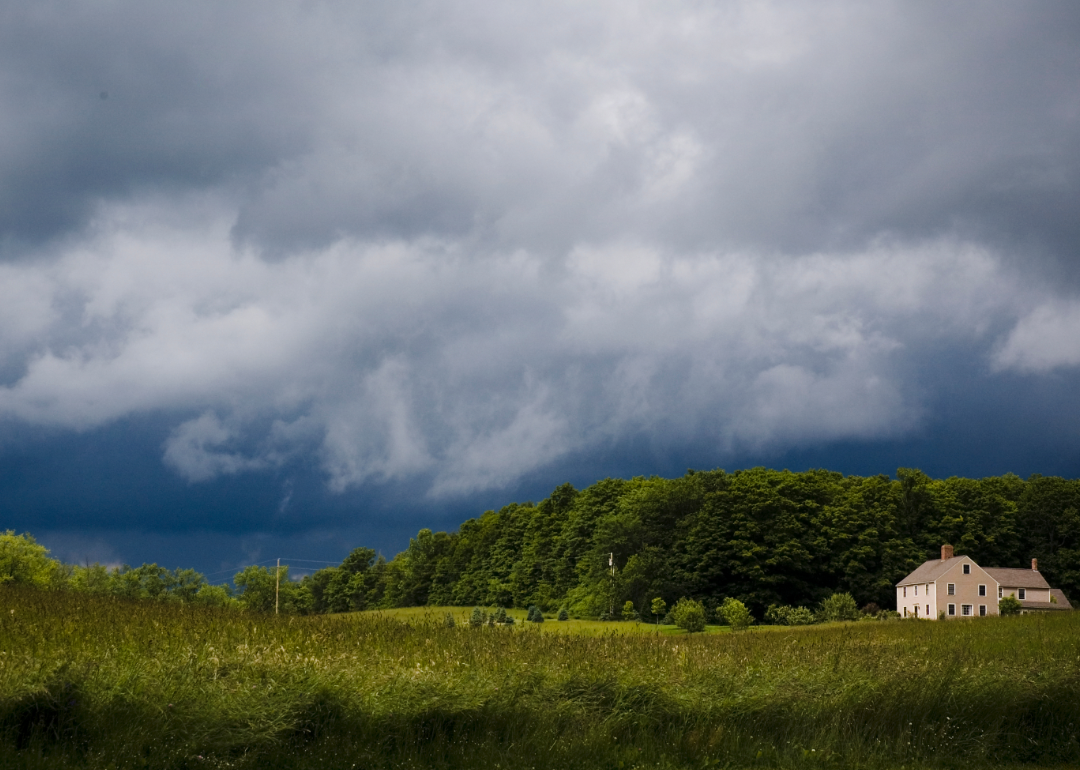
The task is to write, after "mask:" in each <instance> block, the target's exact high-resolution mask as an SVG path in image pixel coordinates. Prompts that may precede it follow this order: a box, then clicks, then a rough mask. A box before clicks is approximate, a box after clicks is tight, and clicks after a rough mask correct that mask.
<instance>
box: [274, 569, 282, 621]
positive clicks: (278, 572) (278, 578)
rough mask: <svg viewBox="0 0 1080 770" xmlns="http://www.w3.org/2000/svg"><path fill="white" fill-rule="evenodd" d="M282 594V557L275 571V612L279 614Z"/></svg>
mask: <svg viewBox="0 0 1080 770" xmlns="http://www.w3.org/2000/svg"><path fill="white" fill-rule="evenodd" d="M280 595H281V559H280V558H278V560H277V570H275V571H274V614H275V615H277V614H278V597H279V596H280Z"/></svg>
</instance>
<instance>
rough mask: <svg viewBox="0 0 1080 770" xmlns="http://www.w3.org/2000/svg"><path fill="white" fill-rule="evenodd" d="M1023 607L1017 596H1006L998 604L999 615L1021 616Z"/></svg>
mask: <svg viewBox="0 0 1080 770" xmlns="http://www.w3.org/2000/svg"><path fill="white" fill-rule="evenodd" d="M1023 606H1024V605H1022V604H1021V603H1020V600H1019V599H1017V598H1016V597H1015V596H1006V597H1005V598H1004V599H1002V600H1001V601H999V602H998V613H999V614H1001V615H1019V614H1020V610H1021V609H1023Z"/></svg>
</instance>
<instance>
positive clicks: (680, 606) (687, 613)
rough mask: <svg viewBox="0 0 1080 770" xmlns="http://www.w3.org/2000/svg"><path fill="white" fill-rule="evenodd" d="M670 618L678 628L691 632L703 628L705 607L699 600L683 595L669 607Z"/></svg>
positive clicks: (702, 629)
mask: <svg viewBox="0 0 1080 770" xmlns="http://www.w3.org/2000/svg"><path fill="white" fill-rule="evenodd" d="M671 619H672V620H673V621H674V622H675V625H677V626H678V627H679V628H681V629H683V630H684V631H688V632H690V633H693V632H695V631H704V630H705V608H704V607H703V606H702V605H701V602H697V601H694V600H693V599H687V598H686V597H683V598H682V599H679V601H677V602H675V606H674V607H672V608H671Z"/></svg>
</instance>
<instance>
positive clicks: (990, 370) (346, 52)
mask: <svg viewBox="0 0 1080 770" xmlns="http://www.w3.org/2000/svg"><path fill="white" fill-rule="evenodd" d="M0 29H2V31H0V72H3V73H4V74H3V76H2V77H0V114H3V115H4V116H5V117H4V119H3V121H2V122H0V237H2V238H3V243H4V250H3V255H4V256H5V257H6V259H5V261H3V262H0V329H2V331H0V383H2V387H0V416H2V417H3V418H5V419H8V420H15V421H20V422H23V423H27V424H32V425H46V426H53V427H55V428H60V429H63V430H94V429H96V428H99V427H101V426H104V425H109V424H111V423H113V422H115V421H116V420H119V419H122V418H125V417H127V416H131V415H145V414H154V413H162V414H170V415H182V416H181V417H178V418H177V419H176V423H175V425H174V426H173V429H172V431H171V433H170V434H169V436H168V438H167V439H166V441H165V443H164V445H163V447H162V459H163V462H165V463H166V464H167V465H168V467H170V468H171V469H173V470H174V471H175V472H176V473H178V474H180V476H182V477H183V478H185V479H188V480H189V481H191V482H192V483H198V482H201V481H205V480H208V479H211V478H214V477H217V476H220V475H230V474H238V473H244V472H248V471H253V470H265V469H272V468H280V467H282V466H283V465H285V464H287V463H288V462H291V461H292V460H293V459H295V458H297V457H313V458H316V461H317V462H318V463H319V464H320V467H321V468H322V471H323V473H324V474H325V477H326V479H327V484H328V485H329V487H330V488H331V489H333V490H338V491H341V490H346V489H349V488H354V487H357V486H363V485H367V484H376V483H383V482H391V481H393V482H401V481H403V480H408V479H416V480H417V481H418V483H417V487H418V488H419V489H422V490H423V492H422V493H423V494H428V495H430V496H434V497H444V496H451V495H462V494H469V493H472V492H475V491H477V490H483V489H490V488H497V487H501V486H505V485H508V484H512V483H514V482H515V481H516V480H517V479H520V478H521V477H523V476H525V475H527V474H529V473H532V472H534V471H535V470H537V469H538V468H542V467H544V466H545V465H548V464H552V463H556V462H558V461H559V460H561V459H564V458H566V457H568V456H572V455H575V454H580V453H588V452H590V451H595V450H597V449H598V448H602V447H604V446H609V445H613V444H615V443H618V442H619V441H622V440H624V439H626V437H627V436H631V435H639V434H645V435H653V436H660V435H663V436H664V437H665V440H667V441H673V442H677V441H680V440H684V441H687V442H691V441H693V442H699V443H701V442H712V443H713V444H714V445H715V446H716V448H717V454H718V458H719V457H723V456H733V455H735V454H737V453H739V452H747V451H751V452H758V453H760V452H769V451H782V450H784V449H787V448H790V447H793V446H805V445H811V444H813V443H815V442H822V441H830V440H840V439H867V440H871V439H878V438H884V437H896V436H900V435H904V433H905V432H906V431H911V430H912V429H913V427H915V426H918V425H919V424H920V421H921V420H924V419H925V418H926V409H927V406H926V405H927V404H928V403H930V401H931V399H930V398H929V394H930V393H931V392H932V391H933V390H934V389H935V388H936V387H938V386H939V385H940V383H934V382H927V381H926V380H925V379H924V378H920V377H919V376H918V375H916V374H915V372H916V371H920V368H919V364H920V362H923V361H929V360H931V357H932V355H933V356H937V355H938V354H939V353H940V351H941V350H942V349H948V348H955V349H957V350H964V351H975V354H976V355H977V356H981V357H982V358H983V360H985V361H986V368H987V372H986V376H988V377H992V376H996V375H995V374H994V372H1003V371H1005V370H1015V371H1018V372H1022V373H1028V374H1029V375H1030V376H1037V375H1038V374H1039V373H1042V372H1047V371H1050V370H1054V369H1063V368H1065V369H1068V368H1069V367H1075V366H1076V365H1078V364H1080V352H1078V351H1077V348H1076V345H1075V344H1074V343H1073V342H1072V340H1074V339H1076V338H1078V337H1080V334H1077V333H1076V332H1078V331H1080V321H1078V314H1077V312H1076V309H1075V308H1076V304H1077V300H1076V297H1075V294H1076V288H1075V287H1076V283H1075V280H1076V277H1077V275H1080V273H1078V272H1077V260H1076V254H1077V253H1078V252H1077V250H1078V248H1080V231H1078V229H1077V228H1078V227H1080V225H1078V224H1077V223H1078V222H1080V210H1078V208H1080V204H1078V203H1077V202H1078V201H1080V130H1078V129H1080V90H1078V89H1077V87H1076V83H1078V82H1080V46H1078V45H1077V43H1078V42H1080V13H1078V12H1077V11H1076V10H1075V9H1074V6H1073V5H1072V4H1068V3H1043V4H1039V5H1030V4H1029V5H1022V6H1021V5H1014V4H1007V3H998V4H991V5H989V6H988V5H987V4H985V3H979V4H975V3H970V4H969V3H960V4H952V5H949V6H940V5H930V4H915V5H912V4H909V3H880V4H874V5H866V4H860V3H853V2H831V3H825V4H816V5H814V6H807V5H805V4H799V3H783V2H777V3H767V2H744V3H740V2H732V3H725V4H719V5H701V4H697V3H681V4H674V5H672V4H670V3H666V4H659V3H648V2H640V3H629V4H627V3H608V4H599V5H593V6H590V7H588V8H582V7H580V6H579V5H575V4H569V3H549V4H544V5H539V6H537V5H534V6H512V7H511V6H500V5H498V4H491V3H479V2H476V3H472V4H456V5H454V6H452V7H451V6H447V5H445V4H442V3H433V2H432V3H419V4H410V5H408V6H386V5H385V4H383V5H373V4H346V3H324V4H319V5H301V4H290V3H258V4H254V3H249V4H244V3H240V4H233V5H231V6H229V7H228V8H224V7H222V6H220V5H218V4H213V3H194V4H188V5H185V6H184V7H183V8H175V9H172V8H166V7H160V8H159V7H156V6H155V7H148V6H139V5H136V4H129V3H116V4H112V5H110V6H108V8H93V9H90V8H88V7H86V6H82V5H77V4H69V3H60V2H58V3H46V4H38V5H35V6H33V7H30V6H27V7H26V8H21V7H20V8H12V9H9V10H8V11H6V16H5V24H4V25H2V27H0ZM106 92H107V98H102V97H103V94H105V93H106ZM930 351H932V354H931V352H930ZM934 360H937V359H934ZM937 376H938V377H940V378H941V380H942V381H944V380H947V379H948V378H949V376H950V373H949V372H948V371H939V372H938V375H937Z"/></svg>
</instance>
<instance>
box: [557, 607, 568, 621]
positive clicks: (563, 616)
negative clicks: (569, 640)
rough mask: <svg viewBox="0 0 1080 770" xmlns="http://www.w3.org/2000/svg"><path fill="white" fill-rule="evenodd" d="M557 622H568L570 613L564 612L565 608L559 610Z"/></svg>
mask: <svg viewBox="0 0 1080 770" xmlns="http://www.w3.org/2000/svg"><path fill="white" fill-rule="evenodd" d="M559 620H570V613H569V612H567V611H566V607H563V608H562V609H561V610H559Z"/></svg>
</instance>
